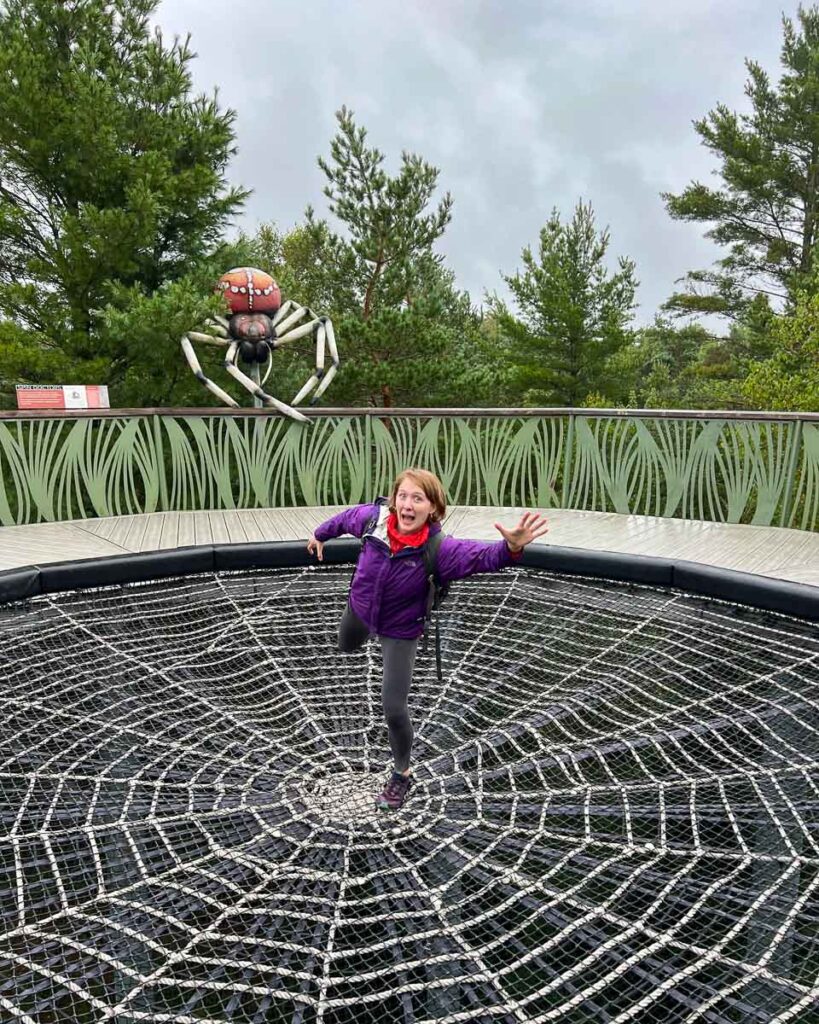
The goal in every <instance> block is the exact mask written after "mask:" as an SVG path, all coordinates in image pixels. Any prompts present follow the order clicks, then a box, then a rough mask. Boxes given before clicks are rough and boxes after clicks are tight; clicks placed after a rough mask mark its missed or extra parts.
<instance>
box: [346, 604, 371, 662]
mask: <svg viewBox="0 0 819 1024" xmlns="http://www.w3.org/2000/svg"><path fill="white" fill-rule="evenodd" d="M369 635H370V631H369V630H368V629H367V627H366V626H365V625H364V623H363V622H362V621H361V619H359V617H358V616H357V615H356V613H355V612H354V611H353V609H352V608H351V607H350V606H349V604H348V605H347V607H346V608H345V609H344V614H343V615H342V616H341V622H340V623H339V626H338V649H339V650H340V651H341V652H342V654H351V653H352V652H353V651H357V650H358V648H359V647H362V646H363V645H364V644H365V643H366V642H367V638H368V637H369Z"/></svg>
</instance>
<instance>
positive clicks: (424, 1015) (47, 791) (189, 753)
mask: <svg viewBox="0 0 819 1024" xmlns="http://www.w3.org/2000/svg"><path fill="white" fill-rule="evenodd" d="M348 582H349V569H348V568H347V569H340V568H330V567H321V568H317V569H303V570H302V569H300V570H270V571H253V572H244V573H228V574H210V575H202V576H195V577H189V578H185V579H176V580H166V581H161V582H160V583H151V584H141V585H133V586H126V587H110V588H103V589H99V590H94V591H86V592H77V593H69V594H62V595H55V596H50V597H40V598H37V599H34V600H32V601H30V602H29V603H28V604H26V605H25V606H22V605H20V606H14V607H6V608H5V609H2V610H0V680H2V682H0V700H1V701H2V707H1V708H0V713H1V715H0V721H2V724H1V725H0V808H1V810H2V816H1V819H0V825H1V826H2V831H1V832H0V912H2V921H1V922H0V1019H1V1020H8V1021H24V1022H27V1024H31V1022H36V1024H57V1022H60V1024H62V1022H75V1021H76V1022H86V1021H87V1022H91V1021H94V1022H104V1021H117V1022H122V1021H127V1022H130V1021H150V1022H153V1024H159V1022H176V1024H206V1022H207V1024H216V1022H219V1024H223V1022H238V1021H241V1022H253V1024H262V1022H264V1024H270V1022H279V1021H281V1022H288V1024H309V1022H323V1024H342V1022H345V1024H346V1022H349V1024H352V1022H355V1024H362V1022H364V1024H367V1022H373V1024H375V1022H379V1024H380V1022H413V1024H420V1022H422V1021H446V1022H453V1024H454V1022H456V1021H463V1022H470V1024H474V1022H486V1024H489V1022H498V1021H503V1022H523V1021H530V1022H535V1021H538V1022H540V1021H561V1022H571V1024H588V1022H592V1021H594V1022H598V1021H600V1022H608V1024H625V1022H628V1021H635V1022H639V1024H645V1022H657V1024H660V1022H663V1024H668V1022H676V1021H686V1022H694V1021H702V1022H743V1024H747V1022H757V1021H766V1022H767V1021H776V1022H780V1024H785V1022H791V1024H808V1022H809V1021H810V1022H815V1021H816V1020H817V1019H819V1017H817V1014H819V988H817V974H818V973H819V740H818V739H817V729H819V638H817V631H816V629H815V627H814V626H812V625H809V624H808V623H805V622H800V621H799V620H796V619H790V618H787V617H783V616H776V615H772V614H763V613H760V612H756V611H752V610H749V609H745V608H740V607H733V606H731V605H728V604H724V603H720V602H717V601H710V600H706V599H702V598H697V597H692V596H686V595H684V594H681V593H679V592H671V591H662V590H656V589H652V588H649V587H642V586H635V585H628V584H618V583H607V582H605V581H601V580H594V579H580V578H569V577H561V576H558V575H555V574H552V573H549V572H546V571H535V570H526V569H509V570H506V571H505V572H503V573H500V574H497V575H491V576H484V577H476V578H473V579H470V580H467V581H462V582H460V583H458V584H457V585H456V586H455V587H454V588H453V593H452V595H451V597H450V598H449V601H448V603H447V606H446V609H445V611H444V613H443V620H442V624H441V629H442V643H443V665H444V684H443V687H442V686H441V684H440V683H439V681H438V679H437V676H436V672H435V666H434V651H433V645H432V644H430V645H429V650H428V651H427V652H426V653H422V654H421V656H420V657H419V661H418V664H417V667H416V675H415V680H414V683H413V689H412V692H411V695H410V710H411V713H412V716H413V719H414V724H415V727H416V743H415V748H414V768H415V773H416V779H417V785H416V787H415V789H414V791H413V795H412V797H411V799H410V801H409V802H408V803H407V804H406V806H405V807H404V809H403V810H401V811H400V812H398V813H393V814H391V813H388V812H384V811H378V810H376V808H375V805H374V800H373V798H374V795H375V794H376V793H377V792H378V791H379V789H380V788H381V786H382V785H383V782H384V780H385V778H386V773H387V770H388V765H389V752H388V747H387V737H386V729H385V726H384V724H383V721H382V716H381V708H380V657H379V649H378V646H377V644H376V643H374V642H373V643H371V644H368V645H367V647H365V649H364V650H363V651H362V652H360V653H358V654H355V655H349V656H342V655H340V654H338V653H337V652H336V649H335V630H336V625H337V622H338V619H339V617H340V615H341V612H342V610H343V607H344V603H345V601H346V595H347V587H348Z"/></svg>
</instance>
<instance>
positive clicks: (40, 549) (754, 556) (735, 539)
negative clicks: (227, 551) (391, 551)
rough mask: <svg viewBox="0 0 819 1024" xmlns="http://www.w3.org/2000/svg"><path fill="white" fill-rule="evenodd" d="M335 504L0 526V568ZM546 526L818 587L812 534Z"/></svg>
mask: <svg viewBox="0 0 819 1024" xmlns="http://www.w3.org/2000/svg"><path fill="white" fill-rule="evenodd" d="M341 508H342V506H338V505H327V506H311V507H305V508H265V509H242V510H237V511H228V510H213V511H204V512H154V513H149V514H144V515H129V516H120V517H109V518H106V519H92V520H84V519H83V520H73V521H71V522H67V523H40V524H36V525H31V526H6V527H1V528H0V569H11V568H15V567H18V566H22V565H36V564H42V563H44V562H53V561H66V560H73V559H77V558H93V557H103V556H106V555H114V554H121V553H123V552H124V551H155V550H159V549H162V548H169V547H176V546H187V545H191V544H236V543H246V542H248V541H256V542H258V541H279V540H291V541H295V540H306V539H307V538H308V537H309V536H310V534H311V533H312V532H313V530H314V529H315V528H316V526H317V525H318V524H319V523H320V522H323V521H324V520H325V519H328V518H329V517H330V516H331V515H335V514H336V513H337V512H339V511H340V510H341ZM522 511H523V509H520V508H487V507H484V506H457V505H456V506H450V508H449V510H448V515H447V519H446V522H445V525H444V529H445V530H446V531H447V533H451V534H453V535H454V536H459V537H472V538H474V539H476V540H487V541H491V540H497V539H498V532H497V530H495V528H494V523H495V522H502V523H504V524H508V525H510V526H511V525H514V523H515V522H516V521H517V519H518V518H519V517H520V514H521V512H522ZM546 516H547V518H548V519H549V526H550V530H549V533H548V534H547V536H546V537H545V538H544V539H543V541H540V542H538V543H551V544H556V545H561V546H565V547H579V548H587V549H591V550H600V551H617V552H623V553H631V554H642V555H654V556H658V557H669V558H682V559H686V560H690V561H697V562H703V563H705V564H708V565H718V566H723V567H724V568H729V569H739V570H742V571H745V572H752V573H757V574H760V575H764V576H771V577H775V578H779V579H786V580H793V581H794V582H798V583H808V584H811V585H814V586H819V534H816V533H808V532H806V531H802V530H792V529H782V528H780V527H765V526H744V525H736V524H724V523H706V522H700V521H697V520H690V519H665V518H662V517H659V516H634V515H620V514H618V513H615V512H588V511H582V510H573V509H549V510H546Z"/></svg>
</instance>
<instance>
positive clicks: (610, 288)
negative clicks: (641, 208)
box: [491, 202, 637, 405]
mask: <svg viewBox="0 0 819 1024" xmlns="http://www.w3.org/2000/svg"><path fill="white" fill-rule="evenodd" d="M608 247H609V233H608V230H603V231H601V232H599V233H598V231H597V228H596V226H595V222H594V212H593V210H592V207H591V203H588V204H584V203H583V202H579V203H578V204H577V206H576V208H575V211H574V214H573V216H572V219H571V220H570V221H569V222H568V223H566V224H563V223H562V222H561V220H560V216H559V214H558V212H557V210H554V211H553V212H552V215H551V217H550V218H549V220H548V222H547V223H546V225H545V226H544V227H543V228H542V229H541V232H540V244H539V247H538V252H537V254H534V253H533V252H532V250H531V248H529V247H528V246H527V247H526V248H525V249H524V250H523V253H522V260H523V271H522V272H518V273H516V274H514V275H512V276H506V275H504V280H505V281H506V283H507V285H508V286H509V289H510V291H511V292H512V296H513V298H514V301H515V304H516V306H517V309H518V316H515V315H513V314H512V313H510V312H509V310H508V309H507V308H506V306H505V304H504V303H502V302H499V301H498V300H497V299H495V300H492V303H491V305H492V307H493V311H494V313H495V315H496V317H497V319H498V324H499V327H500V329H501V333H502V335H503V337H504V339H505V350H506V358H507V360H508V362H509V364H510V366H511V367H512V380H513V381H514V386H515V389H516V391H517V396H518V397H517V401H518V402H522V403H524V404H527V405H537V404H545V405H579V404H581V403H582V402H583V401H584V400H585V399H586V397H587V396H588V395H590V394H593V393H600V394H604V393H605V390H606V381H605V376H606V367H607V364H608V361H609V359H610V358H611V357H612V356H613V355H614V353H615V352H617V351H618V350H619V349H621V348H622V347H623V346H625V345H626V344H627V343H628V341H629V337H630V330H629V325H630V321H631V316H632V311H633V309H634V293H635V290H636V287H637V282H636V280H635V277H634V270H635V268H634V263H633V262H632V261H631V260H629V259H625V258H620V260H619V263H618V269H617V271H615V272H614V273H610V272H609V270H608V269H607V268H606V264H605V258H606V253H607V251H608Z"/></svg>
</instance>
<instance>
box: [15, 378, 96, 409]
mask: <svg viewBox="0 0 819 1024" xmlns="http://www.w3.org/2000/svg"><path fill="white" fill-rule="evenodd" d="M16 391H17V408H18V409H110V408H111V406H110V405H109V404H108V385H107V384H18V385H17V387H16Z"/></svg>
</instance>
